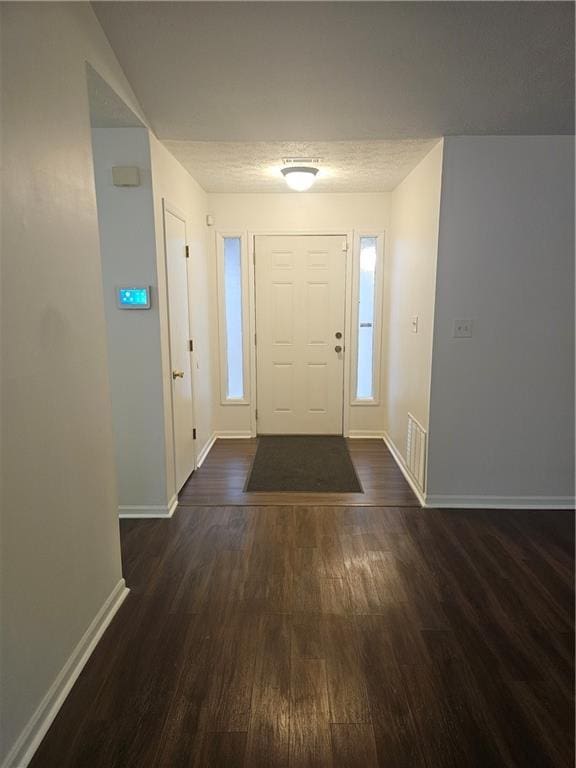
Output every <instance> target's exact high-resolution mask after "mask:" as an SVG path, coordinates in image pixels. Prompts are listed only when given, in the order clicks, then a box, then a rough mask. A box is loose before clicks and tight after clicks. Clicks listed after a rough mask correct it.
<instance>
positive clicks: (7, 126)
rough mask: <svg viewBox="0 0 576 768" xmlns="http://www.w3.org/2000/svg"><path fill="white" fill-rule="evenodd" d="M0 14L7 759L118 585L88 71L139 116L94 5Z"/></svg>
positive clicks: (0, 718)
mask: <svg viewBox="0 0 576 768" xmlns="http://www.w3.org/2000/svg"><path fill="white" fill-rule="evenodd" d="M1 14H2V67H3V92H2V100H3V101H2V133H3V136H2V139H3V147H2V154H3V163H4V167H3V201H2V202H3V209H2V215H3V222H2V223H3V228H2V307H1V309H2V363H3V364H2V556H1V561H2V584H1V603H2V622H1V625H2V647H1V653H2V657H1V660H0V661H1V663H0V675H1V679H0V688H1V690H2V697H1V698H2V701H1V710H0V722H1V729H2V731H1V738H0V742H1V747H0V762H1V761H2V760H4V759H5V757H6V755H7V753H8V752H9V751H10V749H11V748H12V747H13V745H14V744H15V742H16V740H17V739H18V738H19V736H20V735H21V734H22V732H23V729H24V728H25V726H26V725H27V723H29V721H30V719H31V718H32V716H33V714H34V712H35V711H36V709H37V707H38V706H39V704H40V702H41V700H42V699H43V697H44V696H45V694H46V693H47V691H48V689H49V688H50V686H51V685H52V683H53V682H54V681H55V679H56V677H57V675H58V674H59V672H60V671H61V670H62V668H63V666H64V664H65V662H66V660H67V659H68V658H69V657H70V654H71V653H72V651H73V649H74V648H75V647H76V645H77V643H78V642H79V640H80V638H81V637H82V636H83V634H84V632H85V631H86V630H87V628H88V626H89V625H90V623H91V622H92V620H93V619H94V617H95V616H96V614H97V613H98V611H99V610H100V608H101V607H102V606H103V604H104V602H105V601H106V599H107V598H108V597H109V596H110V595H111V594H112V593H113V592H114V590H115V588H117V587H118V586H120V588H121V587H122V582H121V565H120V549H119V535H118V516H117V497H116V483H115V472H114V441H113V435H112V419H111V406H110V396H109V384H108V363H107V355H106V327H105V320H104V304H103V294H102V276H101V268H100V253H99V243H98V222H97V213H96V198H95V191H94V174H93V167H92V152H91V139H90V121H89V110H88V97H87V89H86V71H85V62H86V61H89V62H90V63H91V64H92V65H93V66H94V67H95V68H96V69H97V70H98V71H99V72H100V74H101V75H102V76H103V77H105V79H106V80H107V81H108V82H109V83H110V84H111V85H112V86H113V87H114V89H115V90H116V91H117V92H118V93H119V94H121V95H122V97H123V98H124V99H125V101H126V102H127V103H128V104H129V105H130V106H131V108H132V109H133V110H134V111H135V112H137V113H138V114H140V110H139V107H138V105H137V103H136V100H135V98H134V96H133V94H132V92H131V90H130V88H129V86H128V83H127V82H126V80H125V78H124V76H123V74H122V71H121V69H120V67H119V65H118V63H117V61H116V59H115V58H114V55H113V53H112V51H111V49H110V47H109V45H108V42H107V40H106V38H105V36H104V34H103V33H102V30H101V29H100V27H99V25H98V23H97V21H96V18H95V16H94V14H93V12H92V10H91V8H90V7H89V6H88V5H87V4H79V3H31V4H28V3H5V4H2V7H1ZM63 42H65V44H63ZM35 734H36V735H37V732H36V730H35V729H34V728H33V730H32V734H31V735H30V737H29V740H28V741H26V743H25V744H23V749H24V750H25V748H26V746H27V745H28V744H29V743H31V741H33V738H34V735H35ZM13 757H14V760H13V764H14V765H18V766H21V765H23V762H24V761H23V759H21V755H19V754H18V755H13Z"/></svg>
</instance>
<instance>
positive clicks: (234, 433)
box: [215, 429, 252, 440]
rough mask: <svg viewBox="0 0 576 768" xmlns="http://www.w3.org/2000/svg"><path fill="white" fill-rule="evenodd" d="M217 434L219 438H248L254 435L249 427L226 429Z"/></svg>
mask: <svg viewBox="0 0 576 768" xmlns="http://www.w3.org/2000/svg"><path fill="white" fill-rule="evenodd" d="M215 434H216V439H217V440H247V439H248V438H251V437H252V432H250V430H249V429H238V430H228V431H226V430H224V431H223V432H216V433H215Z"/></svg>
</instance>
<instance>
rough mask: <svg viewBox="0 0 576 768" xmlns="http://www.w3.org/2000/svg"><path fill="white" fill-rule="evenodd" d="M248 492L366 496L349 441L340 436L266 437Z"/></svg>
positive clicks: (258, 455) (259, 447) (257, 451)
mask: <svg viewBox="0 0 576 768" xmlns="http://www.w3.org/2000/svg"><path fill="white" fill-rule="evenodd" d="M245 491H246V492H248V491H268V492H276V491H288V492H290V491H307V492H308V493H364V491H363V490H362V486H361V485H360V481H359V480H358V476H357V474H356V470H355V469H354V464H353V463H352V459H351V458H350V453H349V452H348V446H347V445H346V440H345V439H344V438H343V437H340V436H337V435H264V436H262V437H259V438H258V447H257V449H256V456H255V457H254V463H253V464H252V471H251V472H250V477H249V478H248V482H247V484H246V487H245Z"/></svg>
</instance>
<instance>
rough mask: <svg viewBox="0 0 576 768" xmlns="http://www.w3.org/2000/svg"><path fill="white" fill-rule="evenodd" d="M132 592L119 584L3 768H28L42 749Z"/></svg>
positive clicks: (64, 667) (54, 683) (59, 675)
mask: <svg viewBox="0 0 576 768" xmlns="http://www.w3.org/2000/svg"><path fill="white" fill-rule="evenodd" d="M129 591H130V590H129V589H128V588H127V587H126V582H125V581H124V579H120V581H119V582H118V583H117V584H116V586H115V587H114V589H113V590H112V592H111V593H110V595H109V596H108V597H107V598H106V601H105V602H104V605H103V606H102V607H101V608H100V610H99V611H98V613H97V614H96V616H95V617H94V619H93V620H92V623H91V624H90V626H89V627H88V629H87V630H86V632H85V633H84V635H83V636H82V639H81V640H80V642H79V643H78V645H77V646H76V648H74V650H73V651H72V653H71V655H70V656H69V657H68V660H67V662H66V663H65V664H64V666H63V667H62V669H61V670H60V672H59V673H58V676H57V677H56V679H55V680H54V682H53V683H52V685H51V686H50V688H49V689H48V692H47V694H46V695H45V696H44V698H43V699H42V701H41V702H40V705H39V706H38V708H37V710H36V712H34V714H33V715H32V717H31V718H30V720H29V721H28V724H27V725H26V727H25V728H24V730H23V731H22V733H21V734H20V736H19V737H18V739H17V740H16V743H15V744H14V745H13V747H12V749H11V750H10V752H9V753H8V754H7V755H6V757H5V759H4V762H3V763H2V768H26V766H27V765H28V764H29V762H30V760H31V759H32V757H33V756H34V753H35V752H36V750H37V749H38V747H39V746H40V742H41V741H42V739H43V738H44V736H45V734H46V732H47V730H48V728H50V726H51V724H52V722H53V720H54V718H55V717H56V715H57V714H58V712H59V710H60V707H61V706H62V704H63V703H64V701H65V699H66V696H68V694H69V693H70V690H71V689H72V686H73V685H74V683H75V682H76V680H77V678H78V676H79V674H80V672H82V670H83V668H84V666H85V664H86V662H87V661H88V659H89V658H90V656H91V655H92V651H93V650H94V648H96V646H97V644H98V641H99V640H100V638H101V637H102V635H103V634H104V632H105V630H106V628H107V627H108V625H109V624H110V622H111V621H112V619H113V618H114V615H115V614H116V611H117V610H118V608H120V606H121V605H122V603H123V602H124V600H125V599H126V597H127V595H128V593H129Z"/></svg>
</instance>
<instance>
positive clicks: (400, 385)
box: [383, 141, 442, 458]
mask: <svg viewBox="0 0 576 768" xmlns="http://www.w3.org/2000/svg"><path fill="white" fill-rule="evenodd" d="M441 183H442V142H441V141H440V142H439V143H438V144H437V145H436V146H435V147H434V148H433V149H432V151H431V152H429V153H428V155H426V157H425V158H424V159H423V160H422V161H421V162H420V163H419V164H418V165H417V166H416V168H414V170H413V171H412V172H411V173H410V174H409V175H408V176H407V177H406V179H404V181H403V182H402V183H401V184H400V185H399V186H398V187H396V189H395V190H394V191H393V193H392V207H391V226H390V231H391V234H390V238H389V247H388V258H387V259H386V263H385V276H384V291H385V293H384V358H383V369H384V372H385V375H386V386H385V389H384V396H385V424H386V433H387V436H388V439H389V440H390V441H391V442H392V443H393V444H394V446H395V448H396V450H397V451H398V453H399V454H400V455H401V456H402V457H404V458H405V456H406V429H407V420H408V413H411V414H412V416H414V417H415V418H416V419H417V420H418V421H419V422H420V424H421V425H422V426H423V427H424V429H425V430H427V429H428V410H429V401H430V373H431V363H432V335H433V326H434V294H435V288H436V256H437V252H438V223H439V215H440V189H441ZM414 317H417V318H418V330H417V333H414V332H413V330H412V324H411V322H412V318H414Z"/></svg>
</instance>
